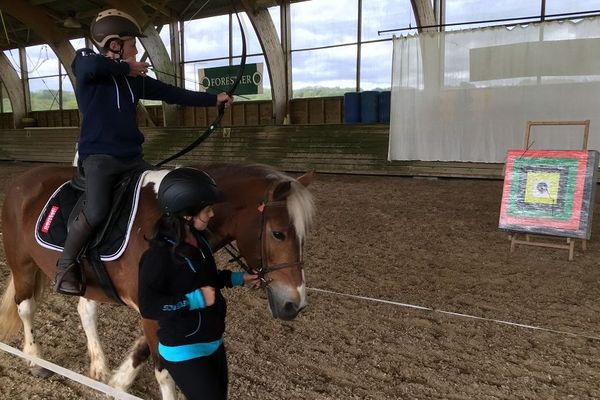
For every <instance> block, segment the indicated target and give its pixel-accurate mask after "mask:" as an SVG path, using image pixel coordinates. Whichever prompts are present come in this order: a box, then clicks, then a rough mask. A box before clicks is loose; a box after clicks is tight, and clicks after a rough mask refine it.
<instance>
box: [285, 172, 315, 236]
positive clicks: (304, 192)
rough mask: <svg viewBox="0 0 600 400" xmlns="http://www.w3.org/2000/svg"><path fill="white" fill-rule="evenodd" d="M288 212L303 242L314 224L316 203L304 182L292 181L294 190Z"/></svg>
mask: <svg viewBox="0 0 600 400" xmlns="http://www.w3.org/2000/svg"><path fill="white" fill-rule="evenodd" d="M287 208H288V213H289V214H290V217H291V219H292V223H293V224H294V228H295V229H296V235H297V236H298V238H299V240H300V242H301V243H302V242H303V241H304V239H305V238H306V236H307V235H308V231H309V229H310V227H311V225H312V221H313V217H314V215H315V203H314V199H313V196H312V194H311V193H310V192H309V191H308V189H306V188H305V187H304V186H303V185H302V184H300V183H298V182H296V181H292V191H291V193H290V195H289V196H288V198H287Z"/></svg>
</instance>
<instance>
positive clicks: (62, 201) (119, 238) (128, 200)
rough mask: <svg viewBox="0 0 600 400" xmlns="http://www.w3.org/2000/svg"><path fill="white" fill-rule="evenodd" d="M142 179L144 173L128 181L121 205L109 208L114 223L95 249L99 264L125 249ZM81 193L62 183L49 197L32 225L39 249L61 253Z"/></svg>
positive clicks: (113, 258) (113, 257)
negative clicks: (72, 213)
mask: <svg viewBox="0 0 600 400" xmlns="http://www.w3.org/2000/svg"><path fill="white" fill-rule="evenodd" d="M144 176H145V173H142V174H141V175H140V176H139V177H138V179H137V180H133V179H132V181H131V183H130V184H129V186H128V187H127V188H126V189H125V193H124V194H123V196H122V197H121V204H120V205H119V206H118V207H115V206H114V205H113V207H112V212H113V213H114V215H113V216H112V218H111V221H114V222H113V223H111V224H110V226H109V227H108V228H107V229H106V232H105V234H104V237H103V238H102V240H101V241H100V245H99V246H98V251H99V253H100V259H101V260H102V261H113V260H116V259H118V258H119V257H120V256H121V255H122V254H123V252H124V251H125V248H126V247H127V242H128V241H129V234H130V232H131V227H132V226H133V220H134V218H135V214H136V212H137V207H138V201H139V196H140V190H141V183H142V180H143V177H144ZM82 194H83V192H81V191H79V190H77V189H75V188H73V187H72V186H71V185H70V184H69V182H65V183H63V184H62V185H61V186H60V187H59V188H58V189H56V191H55V192H54V193H53V194H52V196H50V199H49V200H48V202H47V203H46V205H45V206H44V209H43V210H42V213H41V214H40V216H39V217H38V220H37V222H36V225H35V239H36V241H37V242H38V244H39V245H40V246H42V247H45V248H47V249H51V250H56V251H62V250H63V247H64V244H65V239H66V238H67V222H68V221H69V216H70V215H71V211H72V210H73V208H74V207H75V205H76V204H77V200H78V199H79V197H80V196H81V195H82ZM99 231H100V232H101V231H102V229H99ZM94 241H95V240H94V239H92V240H91V242H94Z"/></svg>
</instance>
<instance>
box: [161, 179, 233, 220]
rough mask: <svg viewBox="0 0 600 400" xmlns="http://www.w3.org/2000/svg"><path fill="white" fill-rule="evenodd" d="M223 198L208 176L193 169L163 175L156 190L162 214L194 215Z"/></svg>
mask: <svg viewBox="0 0 600 400" xmlns="http://www.w3.org/2000/svg"><path fill="white" fill-rule="evenodd" d="M223 198H224V196H223V192H222V191H221V189H219V188H218V187H217V184H216V183H215V181H214V180H213V179H212V178H211V177H210V175H208V174H207V173H206V172H203V171H200V170H198V169H195V168H177V169H174V170H173V171H171V172H169V173H168V174H167V175H165V177H164V178H163V180H162V182H161V183H160V187H159V188H158V205H159V206H160V209H161V211H162V212H163V213H164V214H174V213H184V214H186V215H195V214H197V213H198V212H199V211H200V210H202V209H203V208H204V207H206V206H210V205H212V204H215V203H220V202H222V201H223Z"/></svg>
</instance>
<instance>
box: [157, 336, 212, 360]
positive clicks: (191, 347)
mask: <svg viewBox="0 0 600 400" xmlns="http://www.w3.org/2000/svg"><path fill="white" fill-rule="evenodd" d="M222 344H223V337H222V336H221V338H220V339H218V340H215V341H214V342H207V343H194V344H184V345H181V346H165V345H163V344H162V343H159V344H158V354H160V355H161V356H162V358H164V359H165V360H167V361H171V362H178V361H187V360H191V359H194V358H198V357H206V356H209V355H211V354H212V353H214V352H215V351H217V349H218V348H219V347H220V346H221V345H222Z"/></svg>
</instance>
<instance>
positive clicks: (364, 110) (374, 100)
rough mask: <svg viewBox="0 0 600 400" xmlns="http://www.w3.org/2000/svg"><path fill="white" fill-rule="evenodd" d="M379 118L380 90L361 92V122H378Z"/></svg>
mask: <svg viewBox="0 0 600 400" xmlns="http://www.w3.org/2000/svg"><path fill="white" fill-rule="evenodd" d="M378 120H379V92H377V91H374V90H372V91H366V92H362V93H361V94H360V122H362V123H363V124H376V123H377V121H378Z"/></svg>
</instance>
